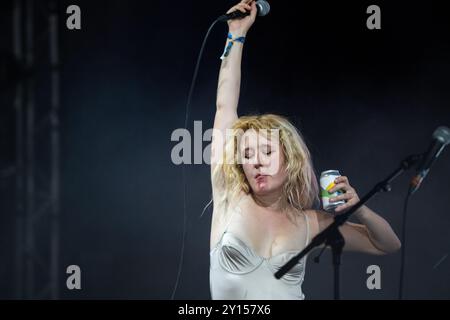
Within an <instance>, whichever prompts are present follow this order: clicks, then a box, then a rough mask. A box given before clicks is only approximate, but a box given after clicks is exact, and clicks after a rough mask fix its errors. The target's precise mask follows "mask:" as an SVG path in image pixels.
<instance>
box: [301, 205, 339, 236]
mask: <svg viewBox="0 0 450 320" xmlns="http://www.w3.org/2000/svg"><path fill="white" fill-rule="evenodd" d="M305 214H306V215H307V216H308V218H309V223H310V225H311V229H312V231H313V234H314V235H316V234H318V233H319V232H320V231H321V230H323V229H325V228H326V227H327V226H328V225H330V224H331V223H332V222H333V217H332V216H331V215H330V214H329V213H327V212H325V211H323V210H314V209H310V210H305Z"/></svg>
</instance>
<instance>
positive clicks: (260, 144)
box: [240, 130, 287, 195]
mask: <svg viewBox="0 0 450 320" xmlns="http://www.w3.org/2000/svg"><path fill="white" fill-rule="evenodd" d="M267 132H268V133H270V132H272V133H273V131H267ZM240 152H241V159H242V167H243V170H244V173H245V176H246V177H247V181H248V182H249V184H250V187H251V189H252V191H253V193H254V194H256V195H266V194H270V193H273V192H280V191H281V188H282V186H283V183H284V182H285V181H286V177H287V173H286V170H285V166H284V160H285V159H284V154H283V150H282V147H281V144H280V139H279V136H278V131H276V133H275V134H272V135H270V134H265V133H261V132H257V131H255V130H247V131H246V132H245V133H244V135H243V136H242V139H241V141H240Z"/></svg>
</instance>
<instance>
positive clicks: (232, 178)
mask: <svg viewBox="0 0 450 320" xmlns="http://www.w3.org/2000/svg"><path fill="white" fill-rule="evenodd" d="M250 129H253V130H255V131H256V132H260V130H266V131H267V130H271V129H275V130H276V129H278V130H279V131H278V136H279V140H280V141H279V142H280V145H281V149H282V151H283V154H284V159H285V160H284V164H283V165H284V169H285V170H286V172H287V179H286V182H285V183H284V185H283V191H282V201H281V203H282V204H284V205H283V207H282V208H283V209H287V208H288V207H289V205H290V206H292V207H293V208H294V209H295V210H294V215H297V214H300V212H302V211H303V210H306V209H311V208H313V207H314V205H315V203H316V201H318V200H319V198H318V197H319V187H318V184H317V179H316V175H315V173H314V168H313V164H312V159H311V154H310V152H309V150H308V148H307V146H306V144H305V142H304V140H303V137H302V135H301V134H300V132H299V131H298V130H297V128H296V127H295V126H294V125H293V124H292V123H291V122H290V121H289V120H288V119H287V118H285V117H282V116H279V115H274V114H264V115H249V116H242V117H240V118H239V119H238V120H236V122H235V123H234V124H233V126H232V128H231V130H232V134H231V137H232V139H227V140H226V143H225V148H224V152H223V155H222V157H223V161H221V162H220V163H218V164H217V165H216V167H215V168H214V170H213V173H212V181H213V183H214V185H215V186H218V187H219V190H217V191H216V192H215V195H214V199H215V200H216V199H217V200H218V203H216V205H219V206H220V205H223V204H229V203H230V202H231V201H233V200H237V198H238V196H239V194H241V192H244V193H245V194H250V193H251V188H250V185H249V183H248V181H247V178H246V176H245V173H244V170H243V167H242V164H240V163H241V162H239V161H235V160H236V159H238V158H239V157H240V155H239V139H240V137H241V136H242V134H243V133H245V131H247V130H250ZM216 202H217V201H216ZM226 211H227V210H225V212H226ZM291 211H292V210H289V211H288V212H291Z"/></svg>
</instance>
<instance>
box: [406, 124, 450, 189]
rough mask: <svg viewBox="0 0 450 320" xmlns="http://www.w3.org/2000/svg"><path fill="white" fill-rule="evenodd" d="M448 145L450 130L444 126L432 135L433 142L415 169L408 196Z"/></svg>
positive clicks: (417, 187)
mask: <svg viewBox="0 0 450 320" xmlns="http://www.w3.org/2000/svg"><path fill="white" fill-rule="evenodd" d="M449 143H450V129H449V128H447V127H444V126H441V127H439V128H437V129H436V130H435V131H434V133H433V142H432V144H431V145H430V147H429V148H428V150H427V152H426V153H424V156H423V159H422V161H421V162H420V164H419V166H418V167H417V174H416V175H415V176H414V177H413V178H412V180H411V184H410V191H409V193H410V194H413V193H414V192H416V191H417V189H419V187H420V184H421V183H422V181H423V180H424V179H425V177H426V176H427V174H428V172H429V171H430V168H431V166H432V165H433V163H434V161H436V159H437V158H438V157H439V155H440V154H441V152H442V150H444V148H445V147H446V146H447V144H449Z"/></svg>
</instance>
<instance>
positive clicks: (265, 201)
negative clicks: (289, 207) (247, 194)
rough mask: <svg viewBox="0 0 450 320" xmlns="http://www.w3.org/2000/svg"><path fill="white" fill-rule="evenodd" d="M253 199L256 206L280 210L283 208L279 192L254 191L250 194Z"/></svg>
mask: <svg viewBox="0 0 450 320" xmlns="http://www.w3.org/2000/svg"><path fill="white" fill-rule="evenodd" d="M251 196H252V198H253V200H254V201H255V203H256V204H257V205H258V206H261V207H264V208H266V209H269V210H270V211H278V212H279V211H280V210H282V209H283V208H284V205H283V200H282V196H283V195H282V194H281V192H279V193H271V194H267V195H256V194H254V193H252V194H251Z"/></svg>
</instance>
